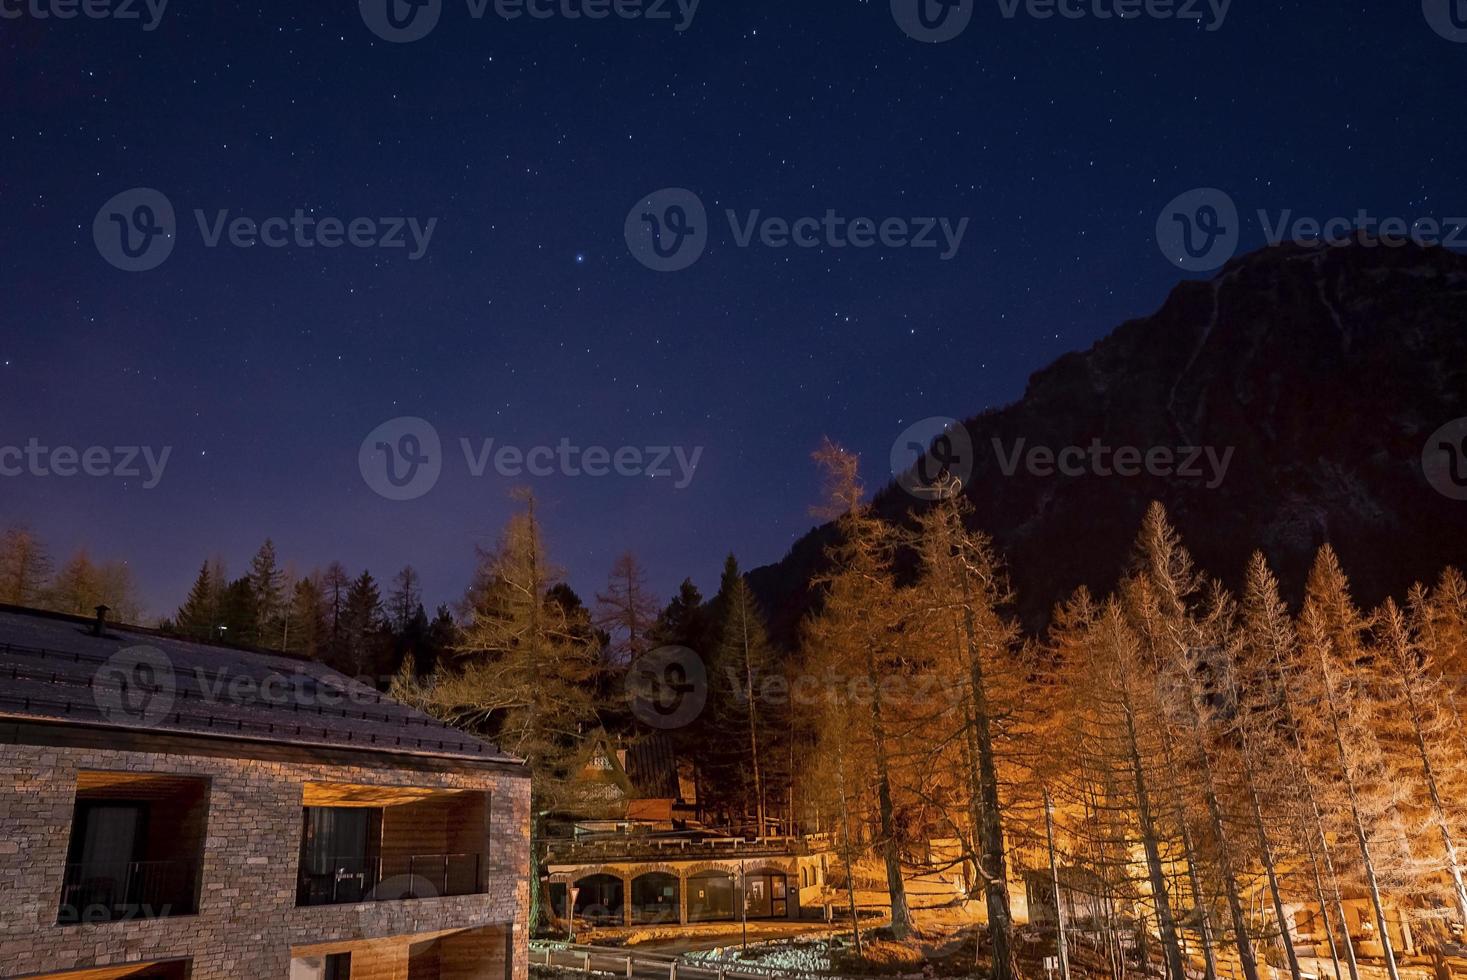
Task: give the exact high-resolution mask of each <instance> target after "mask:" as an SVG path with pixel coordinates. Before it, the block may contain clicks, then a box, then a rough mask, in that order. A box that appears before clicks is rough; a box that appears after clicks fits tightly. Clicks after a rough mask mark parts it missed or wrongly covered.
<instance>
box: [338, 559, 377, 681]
mask: <svg viewBox="0 0 1467 980" xmlns="http://www.w3.org/2000/svg"><path fill="white" fill-rule="evenodd" d="M381 627H382V595H381V593H380V592H379V591H378V589H377V580H376V579H374V578H373V577H372V573H371V572H369V571H367V570H366V569H363V570H362V574H360V575H358V576H357V577H356V579H355V580H354V581H353V582H352V584H351V588H350V589H349V590H348V591H347V593H346V602H345V604H344V606H343V609H342V617H341V640H342V648H343V653H344V654H345V657H346V663H347V664H348V665H349V667H350V669H351V671H352V672H353V673H355V674H357V675H358V676H364V675H367V674H369V673H371V672H372V671H373V670H374V669H375V668H376V666H377V664H376V654H377V642H378V639H379V637H380V631H381Z"/></svg>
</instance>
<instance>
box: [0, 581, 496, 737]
mask: <svg viewBox="0 0 1467 980" xmlns="http://www.w3.org/2000/svg"><path fill="white" fill-rule="evenodd" d="M93 625H94V624H93V623H92V622H90V621H88V620H84V619H79V618H76V617H72V616H61V615H55V614H51V613H43V612H37V611H35V610H28V609H19V608H16V607H13V606H0V719H4V720H10V721H16V720H19V721H30V722H44V723H51V724H63V725H77V726H85V727H89V728H103V729H124V730H128V731H132V732H143V733H151V734H158V735H187V736H194V737H207V738H218V739H233V740H247V741H250V742H269V743H276V744H281V745H289V746H299V747H311V746H316V747H323V748H330V749H336V750H342V749H345V750H350V751H356V752H377V753H388V754H395V755H412V756H424V757H432V758H436V759H448V760H455V761H476V762H483V763H501V764H510V765H518V764H520V762H521V760H519V759H516V758H514V757H513V756H510V755H508V754H506V753H504V752H501V751H500V750H499V748H497V747H496V746H494V745H492V744H490V743H489V742H486V741H484V740H483V739H479V738H476V737H474V736H472V735H469V734H467V733H465V732H462V731H459V730H458V729H456V728H452V727H450V726H448V725H445V724H443V723H442V722H440V721H438V720H437V719H435V718H432V717H430V716H429V715H427V714H425V713H423V712H421V711H418V710H417V709H415V708H411V707H408V706H407V705H405V704H402V703H401V702H398V701H395V700H393V699H392V698H389V697H387V696H386V695H383V694H381V693H380V692H378V691H377V690H376V689H375V688H373V687H371V686H369V685H366V684H363V683H361V682H359V681H355V680H352V679H351V678H349V677H347V676H346V675H344V674H341V673H339V672H337V671H334V670H331V669H330V668H328V667H326V666H324V665H323V664H320V663H317V662H316V661H313V660H307V659H304V658H297V657H293V656H290V655H287V654H273V653H263V652H259V651H253V650H243V649H237V648H234V647H226V646H217V645H212V644H208V643H200V642H194V641H190V640H181V639H176V638H173V637H165V636H162V635H160V634H157V633H154V632H151V631H148V630H141V629H137V628H135V627H126V626H114V625H111V624H108V626H107V627H106V629H105V631H104V633H103V635H102V636H96V635H95V634H94V632H93Z"/></svg>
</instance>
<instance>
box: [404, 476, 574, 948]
mask: <svg viewBox="0 0 1467 980" xmlns="http://www.w3.org/2000/svg"><path fill="white" fill-rule="evenodd" d="M520 499H522V500H523V501H524V502H525V505H526V506H525V510H524V511H523V512H521V513H519V514H516V515H515V516H514V517H513V518H511V520H510V522H509V524H508V526H507V527H506V528H505V530H504V533H503V535H502V536H501V537H500V540H499V543H498V544H497V546H496V547H494V548H492V549H489V550H485V551H481V552H480V563H479V569H478V571H477V573H476V574H475V578H474V584H473V585H472V586H471V587H470V590H469V593H468V595H467V597H466V599H465V602H464V607H465V609H466V611H467V614H468V622H466V623H465V624H464V626H463V628H462V637H461V639H460V641H459V643H458V645H457V646H456V648H455V649H454V651H453V654H452V656H451V657H450V658H445V661H450V660H451V662H444V663H440V665H439V668H438V670H437V672H436V673H435V674H434V675H433V676H432V677H431V678H430V679H429V680H428V681H427V682H425V683H424V684H422V685H415V686H413V685H410V688H411V689H412V690H411V692H410V693H414V694H415V695H416V696H418V697H421V698H423V699H424V701H425V703H428V704H431V705H432V706H433V710H434V712H435V713H436V714H438V715H439V716H440V717H444V718H447V719H449V720H450V721H452V722H453V723H454V724H457V725H459V726H461V727H463V728H465V729H467V730H469V731H474V732H479V733H481V734H484V735H486V736H488V737H490V738H493V739H495V740H496V741H497V743H498V744H499V745H500V747H502V748H503V749H504V750H505V751H507V752H510V753H512V754H514V755H516V756H519V757H520V758H523V759H525V760H526V761H527V762H528V764H529V766H530V773H531V796H532V800H531V860H530V883H531V888H530V928H531V930H532V931H535V930H537V929H539V927H540V925H541V922H542V920H543V916H544V911H545V897H544V895H543V894H542V890H543V889H542V882H541V868H542V867H543V856H542V851H543V848H544V844H543V839H544V818H545V815H546V814H547V813H550V812H553V811H554V810H555V809H556V808H557V807H558V806H560V805H562V804H564V803H565V802H566V801H567V800H568V799H570V798H571V797H570V788H571V777H572V774H570V773H568V772H567V768H568V766H569V762H570V760H571V759H572V758H574V757H575V756H576V755H577V754H578V753H579V752H580V751H581V747H582V741H581V739H582V736H583V735H584V734H585V731H586V728H587V727H588V726H589V725H590V724H591V723H593V722H594V720H595V717H596V708H595V705H596V702H595V694H594V692H595V687H594V682H595V679H596V676H597V667H598V646H597V644H596V642H595V640H594V638H592V635H591V631H590V629H589V623H588V622H586V621H585V619H584V618H583V615H582V616H577V617H575V618H573V617H572V616H571V615H570V614H568V612H567V606H566V605H565V604H563V603H562V602H560V601H557V600H555V599H553V598H551V597H550V592H551V587H552V584H553V583H554V582H555V581H557V579H558V578H559V575H558V573H557V572H556V571H555V569H554V566H553V565H552V564H551V563H550V561H549V559H548V557H547V555H546V553H545V546H544V542H543V541H542V539H541V531H540V524H539V521H538V519H537V517H536V514H535V502H534V498H533V497H532V496H530V495H529V494H527V493H526V494H522V495H521V496H520Z"/></svg>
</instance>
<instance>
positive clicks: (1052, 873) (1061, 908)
mask: <svg viewBox="0 0 1467 980" xmlns="http://www.w3.org/2000/svg"><path fill="white" fill-rule="evenodd" d="M1044 839H1045V842H1046V843H1047V844H1048V845H1049V877H1050V880H1051V881H1052V882H1054V921H1055V929H1056V930H1057V931H1058V933H1059V936H1058V939H1057V941H1056V945H1057V946H1058V947H1059V962H1060V980H1070V944H1069V942H1068V941H1067V938H1066V935H1065V900H1064V897H1063V894H1062V893H1061V891H1060V873H1059V863H1058V862H1057V861H1055V857H1054V804H1053V803H1051V802H1050V799H1049V787H1048V786H1045V787H1044ZM1294 980H1299V978H1298V977H1295V978H1294Z"/></svg>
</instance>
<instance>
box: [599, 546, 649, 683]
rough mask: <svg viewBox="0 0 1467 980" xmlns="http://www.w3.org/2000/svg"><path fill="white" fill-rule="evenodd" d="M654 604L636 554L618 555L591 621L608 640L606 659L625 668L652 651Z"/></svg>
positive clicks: (645, 574)
mask: <svg viewBox="0 0 1467 980" xmlns="http://www.w3.org/2000/svg"><path fill="white" fill-rule="evenodd" d="M656 617H657V601H656V599H654V598H653V597H652V593H651V592H650V591H648V589H647V572H646V570H645V569H643V568H642V565H641V563H640V562H638V561H637V558H636V556H635V555H633V554H632V553H631V552H627V553H625V554H623V555H620V556H619V557H618V558H617V559H616V561H615V562H614V563H613V564H612V566H611V573H610V575H608V577H607V580H606V591H605V592H598V593H597V594H596V615H595V619H594V622H595V624H596V627H597V628H598V629H601V630H604V631H605V632H606V634H607V635H608V636H609V637H610V642H609V643H608V645H607V655H608V660H609V662H610V663H611V664H612V665H619V666H621V667H625V666H626V665H627V664H630V663H631V662H632V661H633V660H635V659H636V658H638V657H640V656H641V655H642V654H644V653H646V652H647V651H648V650H649V649H651V642H650V634H651V631H652V627H653V624H654V622H655V621H656Z"/></svg>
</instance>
